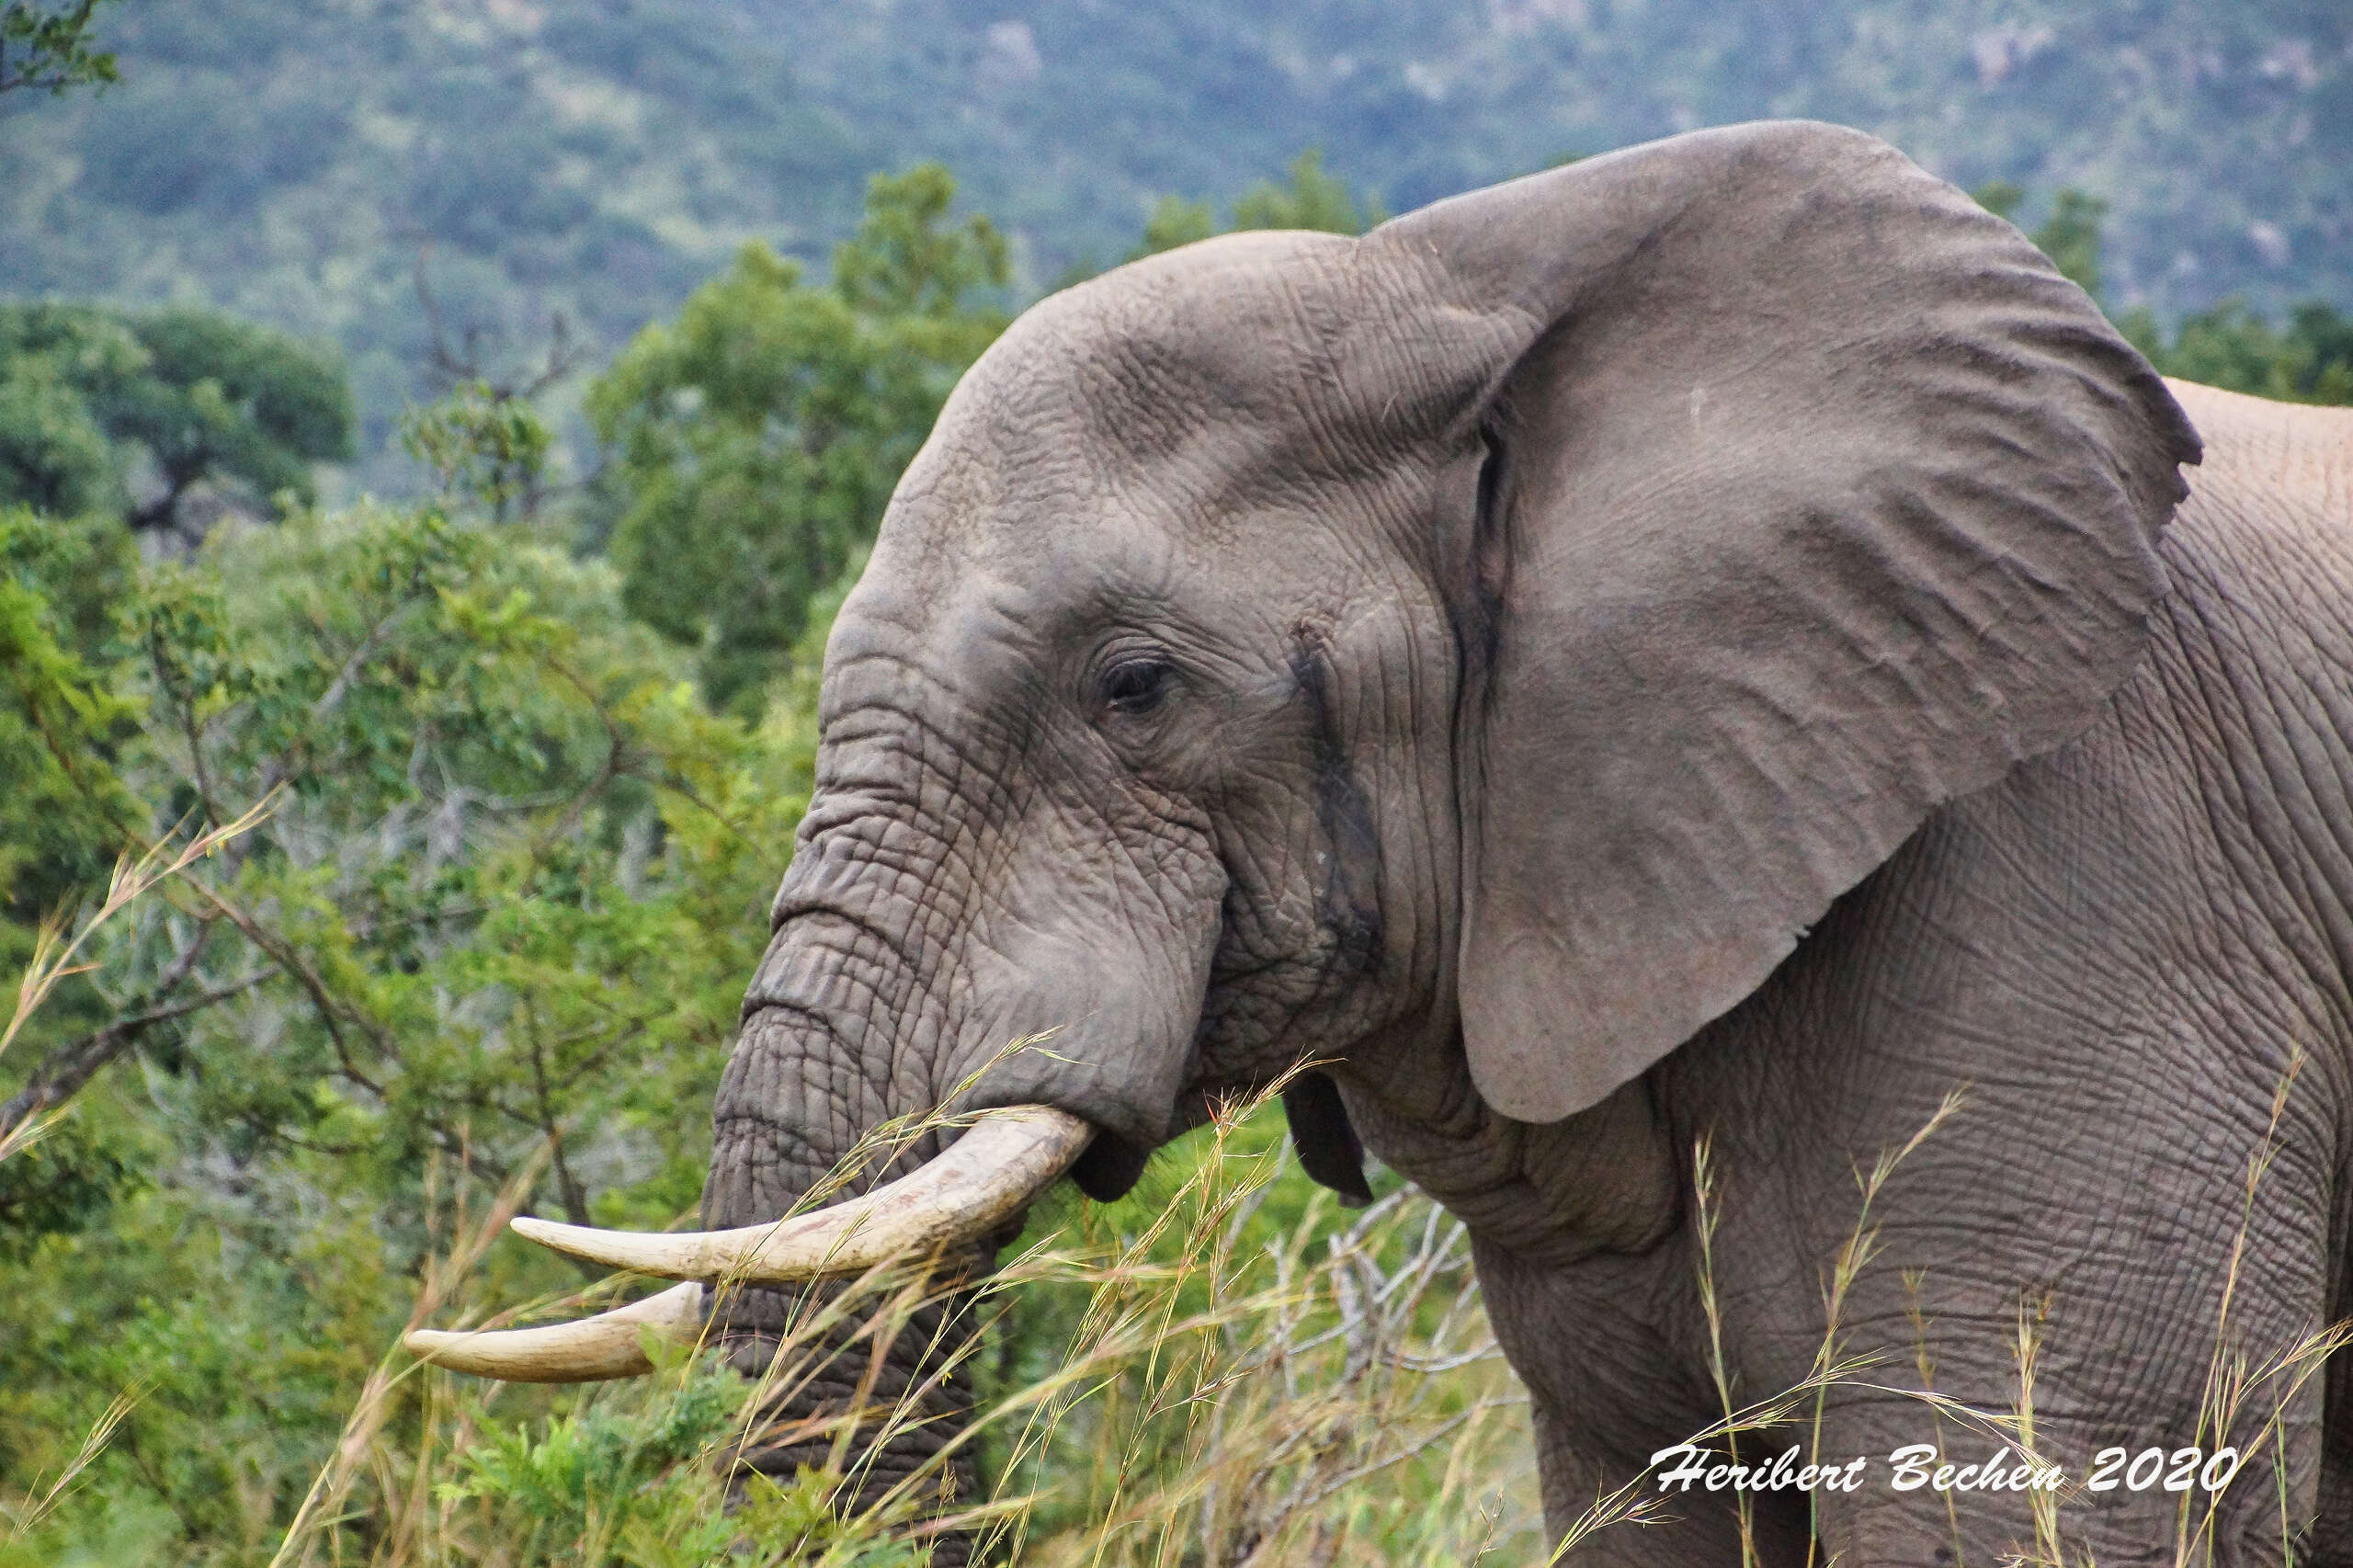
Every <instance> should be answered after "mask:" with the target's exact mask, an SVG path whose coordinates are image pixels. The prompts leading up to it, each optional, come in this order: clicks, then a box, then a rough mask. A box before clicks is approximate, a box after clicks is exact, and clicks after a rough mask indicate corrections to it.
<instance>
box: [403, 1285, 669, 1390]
mask: <svg viewBox="0 0 2353 1568" xmlns="http://www.w3.org/2000/svg"><path fill="white" fill-rule="evenodd" d="M702 1325H703V1313H702V1287H701V1286H700V1285H694V1284H688V1285H673V1286H672V1287H670V1289H668V1290H665V1291H663V1292H662V1293H661V1294H659V1295H655V1296H648V1297H646V1298H645V1300H643V1301H631V1303H630V1304H629V1305H628V1306H625V1307H616V1308H614V1309H613V1310H612V1311H611V1312H598V1313H597V1315H596V1316H595V1317H591V1318H582V1319H581V1320H580V1321H579V1322H577V1323H553V1324H548V1325H547V1326H546V1327H545V1328H506V1329H493V1330H488V1331H484V1332H479V1333H474V1334H450V1333H447V1332H444V1331H443V1330H440V1329H437V1328H419V1329H412V1330H411V1331H410V1332H409V1333H408V1334H407V1335H404V1336H403V1338H402V1340H401V1343H402V1344H403V1345H405V1346H408V1348H409V1349H410V1351H411V1352H412V1353H414V1354H415V1355H416V1356H418V1357H420V1358H423V1359H425V1360H427V1361H430V1362H432V1363H433V1364H434V1365H435V1366H437V1367H447V1368H449V1369H450V1370H451V1371H453V1372H472V1373H473V1374H474V1375H475V1376H476V1377H481V1378H504V1379H505V1380H506V1381H508V1382H510V1383H593V1382H597V1381H601V1380H603V1379H606V1378H634V1377H637V1376H639V1375H641V1374H642V1373H645V1372H650V1371H652V1370H653V1369H654V1363H653V1362H652V1361H651V1360H649V1359H647V1358H646V1355H645V1346H644V1344H643V1343H642V1340H641V1339H640V1338H639V1335H642V1334H645V1333H648V1332H650V1333H652V1334H653V1335H654V1337H655V1338H656V1339H661V1340H665V1341H667V1342H668V1343H670V1344H673V1345H692V1344H693V1343H694V1342H695V1341H696V1340H697V1339H698V1338H699V1337H700V1336H701V1334H702Z"/></svg>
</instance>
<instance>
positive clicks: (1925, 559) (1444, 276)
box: [1360, 123, 2198, 1121]
mask: <svg viewBox="0 0 2353 1568" xmlns="http://www.w3.org/2000/svg"><path fill="white" fill-rule="evenodd" d="M1360 254H1361V257H1362V259H1364V260H1366V261H1368V262H1371V263H1374V264H1375V265H1378V266H1381V267H1388V268H1393V269H1394V270H1395V271H1396V272H1398V273H1402V274H1404V275H1405V276H1408V277H1411V278H1414V279H1415V280H1416V281H1415V283H1414V284H1413V285H1412V288H1413V290H1415V292H1416V294H1417V297H1418V298H1419V300H1420V302H1419V303H1418V304H1415V305H1412V306H1409V307H1408V308H1407V309H1406V310H1405V311H1404V312H1402V313H1401V314H1400V315H1399V316H1398V317H1397V318H1396V320H1395V322H1394V324H1393V327H1392V349H1391V355H1390V358H1391V360H1392V362H1395V361H1396V360H1397V358H1398V355H1397V353H1396V348H1397V347H1399V346H1401V345H1402V347H1404V350H1405V355H1404V358H1405V359H1406V360H1407V361H1408V362H1410V363H1411V364H1412V365H1413V366H1414V369H1413V370H1411V371H1409V372H1408V374H1409V375H1411V376H1412V377H1413V379H1414V383H1415V390H1416V396H1415V400H1414V401H1415V404H1416V405H1417V406H1418V407H1419V409H1420V410H1421V412H1422V415H1423V416H1424V417H1425V418H1426V419H1427V421H1428V424H1427V428H1428V429H1429V430H1430V431H1431V432H1432V433H1433V439H1435V440H1438V441H1439V442H1440V443H1441V445H1448V444H1450V447H1449V449H1454V450H1461V449H1465V448H1467V447H1468V446H1469V445H1470V443H1472V442H1473V441H1476V440H1481V439H1483V440H1484V442H1485V443H1486V446H1487V452H1486V456H1485V460H1484V466H1483V469H1482V470H1481V472H1480V486H1479V491H1480V494H1479V500H1478V504H1477V509H1476V520H1475V523H1474V524H1473V525H1472V528H1470V530H1469V532H1470V537H1469V538H1468V539H1466V540H1463V541H1462V543H1461V546H1460V548H1459V555H1460V560H1459V561H1458V562H1455V563H1454V564H1453V565H1452V566H1449V568H1448V570H1449V572H1450V573H1451V574H1453V575H1454V576H1455V577H1456V578H1457V579H1458V583H1457V586H1458V588H1459V597H1458V599H1457V601H1456V602H1457V606H1458V617H1459V619H1458V626H1459V629H1460V633H1461V646H1462V648H1463V650H1464V662H1465V676H1464V684H1463V688H1462V693H1461V709H1460V715H1459V718H1458V733H1457V737H1456V739H1457V756H1458V758H1459V761H1458V764H1457V766H1458V767H1459V769H1460V772H1459V777H1458V788H1459V800H1460V806H1461V813H1462V819H1463V822H1462V826H1463V845H1464V851H1463V853H1464V864H1463V868H1462V870H1463V893H1462V898H1463V915H1462V946H1461V964H1460V982H1461V1015H1462V1030H1463V1037H1464V1040H1465V1044H1466V1047H1467V1049H1468V1051H1469V1055H1470V1064H1471V1070H1472V1075H1473V1078H1474V1081H1475V1082H1476V1084H1477V1085H1478V1086H1479V1089H1480V1092H1481V1093H1482V1094H1483V1096H1485V1098H1486V1099H1487V1100H1488V1101H1489V1103H1490V1104H1492V1105H1493V1106H1494V1107H1495V1108H1496V1109H1498V1110H1500V1111H1502V1112H1503V1113H1505V1114H1506V1115H1507V1116H1510V1117H1514V1118H1517V1119H1523V1120H1529V1121H1550V1120H1555V1119H1560V1118H1563V1117H1565V1116H1568V1115H1570V1114H1572V1113H1574V1112H1575V1111H1578V1110H1581V1109H1583V1108H1586V1107H1588V1106H1591V1105H1593V1104H1595V1103H1596V1102H1597V1101H1599V1100H1600V1099H1602V1098H1603V1097H1604V1096H1607V1095H1608V1093H1609V1092H1610V1091H1611V1090H1612V1089H1614V1088H1616V1087H1617V1086H1619V1085H1621V1084H1623V1083H1625V1082H1626V1081H1628V1080H1629V1079H1631V1078H1632V1077H1633V1076H1635V1075H1636V1074H1640V1073H1641V1072H1643V1069H1644V1068H1646V1067H1648V1066H1649V1065H1650V1064H1651V1063H1652V1062H1655V1061H1657V1060H1658V1059H1659V1058H1660V1057H1661V1056H1663V1055H1665V1053H1666V1052H1667V1051H1672V1050H1673V1049H1675V1047H1676V1046H1677V1045H1678V1044H1680V1043H1681V1042H1682V1041H1683V1040H1687V1039H1688V1038H1689V1037H1690V1036H1691V1035H1692V1034H1694V1033H1695V1032H1697V1031H1698V1030H1699V1028H1701V1027H1702V1026H1703V1025H1705V1024H1706V1023H1708V1022H1709V1021H1710V1020H1711V1019H1712V1018H1714V1017H1717V1016H1718V1015H1720V1014H1722V1013H1723V1012H1725V1011H1726V1010H1728V1009H1730V1008H1731V1007H1733V1006H1734V1005H1736V1004H1737V1003H1739V1002H1740V1001H1741V999H1742V998H1744V997H1745V996H1746V995H1747V994H1749V993H1750V992H1752V991H1753V990H1755V989H1756V986H1757V985H1759V984H1760V983H1762V982H1763V981H1764V980H1765V978H1766V977H1767V975H1768V974H1769V973H1770V972H1771V971H1773V969H1774V968H1775V966H1777V965H1778V964H1779V963H1780V961H1781V960H1783V959H1784V958H1785V957H1786V956H1787V955H1788V954H1789V953H1790V950H1791V949H1792V948H1794V947H1795V945H1796V943H1797V941H1798V939H1799V938H1800V937H1802V935H1803V933H1804V930H1805V928H1806V926H1809V925H1810V924H1811V923H1813V921H1814V920H1816V919H1818V918H1819V917H1820V916H1821V915H1823V914H1824V912H1825V911H1826V910H1827V909H1828V908H1829V906H1830V904H1831V903H1832V901H1833V900H1835V899H1836V897H1837V896H1838V895H1839V894H1840V893H1842V892H1845V891H1846V890H1847V889H1848V888H1850V887H1851V886H1853V885H1854V884H1855V883H1856V882H1857V881H1860V880H1861V879H1862V878H1863V877H1864V876H1866V875H1867V874H1868V873H1869V872H1870V870H1871V869H1872V868H1874V867H1876V866H1878V865H1879V864H1880V863H1881V861H1882V860H1884V859H1885V858H1887V857H1888V856H1889V855H1890V854H1891V853H1893V850H1894V849H1895V848H1896V847H1897V846H1898V845H1900V844H1901V843H1902V842H1903V841H1904V838H1905V837H1906V836H1907V835H1909V834H1910V833H1911V832H1912V831H1913V829H1914V828H1915V827H1916V826H1917V825H1918V824H1920V822H1921V821H1922V819H1923V818H1924V817H1925V816H1926V815H1927V813H1928V812H1930V811H1931V810H1933V809H1934V808H1935V807H1936V806H1937V805H1938V804H1939V803H1940V802H1942V801H1949V800H1950V799H1952V798H1953V797H1955V796H1957V795H1960V794H1962V793H1964V792H1967V791H1969V790H1977V789H1980V788H1982V787H1984V786H1985V785H1987V784H1990V783H1992V782H1993V781H1994V780H1995V779H1997V778H2000V777H2001V776H2002V775H2003V773H2004V772H2005V771H2006V769H2008V768H2009V767H2012V766H2013V765H2014V764H2016V763H2018V761H2019V760H2020V759H2022V758H2025V757H2029V756H2034V755H2036V754H2037V753H2040V752H2043V751H2047V750H2049V749H2051V748H2052V747H2054V746H2057V745H2060V744H2063V743H2064V742H2066V741H2067V740H2069V739H2070V738H2072V737H2074V736H2075V735H2076V734H2078V733H2081V732H2082V731H2083V730H2085V729H2086V727H2087V726H2088V725H2089V724H2090V723H2091V722H2092V721H2093V719H2094V718H2095V717H2096V716H2097V712H2098V710H2099V709H2100V706H2101V704H2102V702H2103V700H2104V699H2106V698H2107V696H2108V695H2109V692H2111V691H2112V690H2113V689H2114V688H2115V687H2117V686H2118V685H2119V683H2120V682H2121V681H2122V680H2123V679H2124V677H2125V676H2126V675H2127V674H2128V673H2129V672H2130V671H2131V668H2132V666H2133V665H2134V662H2135V660H2136V658H2137V656H2138V655H2139V653H2140V652H2141V649H2142V645H2143V640H2144V636H2145V632H2146V625H2147V619H2148V616H2149V613H2150V610H2151V608H2152V607H2153V605H2154V602H2155V601H2156V600H2157V598H2158V597H2160V595H2161V594H2162V593H2163V591H2164V582H2165V579H2164V573H2163V568H2162V567H2161V565H2160V563H2159V560H2158V557H2157V555H2156V552H2155V540H2156V536H2157V532H2158V530H2159V529H2160V528H2162V527H2163V525H2164V524H2165V521H2166V519H2167V517H2169V516H2170V514H2171V512H2172V509H2173V507H2174V506H2175V505H2176V504H2177V502H2178V501H2179V500H2180V498H2181V497H2182V495H2183V494H2185V493H2186V491H2185V487H2184V485H2183V483H2182V482H2181V478H2180V473H2179V471H2178V468H2177V465H2178V464H2180V463H2183V462H2195V461H2196V460H2197V459H2198V440H2197V436H2196V434H2195V432H2194V431H2192V430H2191V428H2190V427H2189V425H2188V421H2187V420H2186V419H2185V418H2184V416H2183V415H2182V414H2181V411H2180V410H2179V408H2178V407H2177V406H2176V405H2175V403H2174V402H2173V399H2172V398H2171V396H2170V395H2169V394H2168V393H2167V392H2165V387H2164V384H2163V382H2161V381H2159V380H2158V379H2157V377H2156V375H2155V373H2154V371H2153V370H2152V369H2150V368H2149V366H2148V365H2147V364H2146V362H2144V361H2143V359H2142V358H2140V356H2139V355H2137V354H2136V353H2134V352H2133V350H2132V349H2131V347H2129V346H2128V345H2127V344H2126V343H2124V341H2123V340H2122V339H2121V338H2120V337H2119V336H2118V335H2117V334H2116V333H2115V332H2114V330H2112V329H2111V328H2110V327H2109V324H2107V322H2106V321H2105V320H2103V319H2102V317H2101V316H2100V314H2099V312H2098V311H2097V308H2096V307H2095V306H2094V305H2093V304H2092V302H2091V301H2090V300H2088V299H2087V298H2086V297H2085V295H2084V294H2083V292H2082V291H2081V290H2078V289H2076V288H2075V286H2074V285H2073V284H2071V283H2069V282H2067V281H2066V280H2065V279H2064V278H2061V277H2060V276H2059V275H2058V273H2057V272H2056V271H2054V270H2053V269H2052V267H2051V265H2050V264H2049V263H2048V262H2047V261H2045V260H2044V259H2043V257H2042V256H2040V254H2039V253H2038V252H2036V251H2035V250H2034V248H2033V247H2032V246H2031V245H2029V244H2028V243H2027V242H2026V241H2025V240H2024V239H2023V238H2022V237H2021V236H2020V235H2019V234H2018V232H2017V231H2016V230H2014V229H2012V228H2011V227H2010V226H2009V225H2008V224H2006V223H2005V222H2001V221H2000V220H1998V219H1995V218H1994V217H1992V216H1990V215H1988V214H1987V213H1985V212H1984V211H1982V210H1980V209H1979V208H1978V207H1977V206H1976V204H1975V203H1973V202H1972V201H1971V200H1970V199H1968V198H1967V197H1965V196H1963V195H1962V194H1961V192H1959V191H1957V190H1955V189H1953V188H1952V187H1950V186H1948V185H1946V184H1945V183H1943V182H1942V181H1940V180H1938V179H1936V178H1934V177H1933V176H1929V175H1928V174H1927V173H1925V172H1924V171H1922V170H1921V169H1919V168H1918V167H1916V166H1915V165H1913V164H1911V163H1910V162H1908V161H1907V160H1906V159H1904V157H1903V156H1902V154H1900V153H1896V152H1895V151H1893V149H1892V148H1889V147H1887V146H1886V145H1884V144H1882V143H1881V142H1877V141H1875V140H1873V139H1871V138H1870V137H1867V136H1864V135H1862V134H1860V133H1859V132H1854V131H1842V130H1838V129H1836V128H1834V127H1829V126H1822V125H1813V124H1805V123H1783V124H1762V125H1754V126H1742V127H1733V128H1730V129H1726V130H1722V131H1703V132H1699V133H1696V134H1692V135H1688V136H1683V137H1677V138H1675V139H1672V140H1670V141H1666V142H1656V143H1653V144H1651V145H1648V146H1644V147H1638V148H1633V149H1631V150H1629V151H1626V152H1623V153H1615V154H1612V155H1610V156H1608V157H1603V158H1597V159H1594V160H1592V161H1590V162H1587V163H1583V164H1578V165H1572V166H1570V167H1568V168H1565V169H1561V170H1557V171H1553V172H1552V173H1548V174H1544V175H1540V176H1532V177H1530V178H1528V179H1524V180H1520V181H1518V182H1515V183H1513V184H1511V185H1506V186H1502V187H1495V188H1494V189H1491V190H1487V191H1482V192H1477V193H1474V194H1472V195H1470V196H1466V197H1461V198H1458V199H1453V200H1449V201H1445V202H1441V203H1439V204H1438V205H1437V206H1435V207H1431V208H1427V209H1425V210H1422V211H1420V212H1417V213H1415V214H1412V215H1410V216H1408V217H1406V218H1403V219H1400V220H1397V221H1395V222H1392V223H1390V224H1388V225H1385V226H1384V227H1383V228H1382V229H1381V230H1379V231H1376V233H1374V234H1373V235H1372V236H1370V237H1369V238H1368V240H1367V241H1366V242H1365V248H1364V250H1363V252H1362V253H1360ZM1401 335H1402V336H1401ZM1461 466H1462V467H1463V468H1465V469H1467V467H1468V462H1467V460H1465V461H1464V462H1463V463H1462V464H1461ZM1464 509H1465V510H1468V508H1467V507H1465V508H1464Z"/></svg>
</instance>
